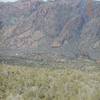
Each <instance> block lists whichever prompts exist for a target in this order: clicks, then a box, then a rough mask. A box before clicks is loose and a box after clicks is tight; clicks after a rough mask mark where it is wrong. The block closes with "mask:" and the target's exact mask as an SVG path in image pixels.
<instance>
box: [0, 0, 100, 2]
mask: <svg viewBox="0 0 100 100" xmlns="http://www.w3.org/2000/svg"><path fill="white" fill-rule="evenodd" d="M0 1H3V2H8V1H10V2H14V1H17V0H0ZM44 1H47V0H44ZM94 1H100V0H94Z"/></svg>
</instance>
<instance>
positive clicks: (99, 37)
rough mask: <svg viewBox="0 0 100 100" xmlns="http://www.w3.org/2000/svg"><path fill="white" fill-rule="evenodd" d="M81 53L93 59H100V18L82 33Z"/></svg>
mask: <svg viewBox="0 0 100 100" xmlns="http://www.w3.org/2000/svg"><path fill="white" fill-rule="evenodd" d="M80 51H81V53H82V54H83V55H87V56H88V57H89V58H91V59H100V18H99V17H98V18H97V17H96V18H93V19H92V20H91V21H90V22H88V23H87V24H86V25H85V26H84V28H83V31H82V33H81V39H80Z"/></svg>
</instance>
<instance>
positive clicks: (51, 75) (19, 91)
mask: <svg viewBox="0 0 100 100" xmlns="http://www.w3.org/2000/svg"><path fill="white" fill-rule="evenodd" d="M0 100H100V72H99V71H97V72H94V71H92V72H85V71H80V70H76V69H71V68H62V69H61V68H59V69H56V68H32V67H18V66H10V65H0Z"/></svg>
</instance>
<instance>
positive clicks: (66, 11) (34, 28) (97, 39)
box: [0, 0, 100, 60]
mask: <svg viewBox="0 0 100 100" xmlns="http://www.w3.org/2000/svg"><path fill="white" fill-rule="evenodd" d="M19 4H20V7H19V6H18V5H19ZM8 8H9V9H8ZM99 11H100V5H99V2H94V12H93V13H94V15H93V16H92V18H89V19H88V16H87V15H86V14H85V13H86V11H84V10H83V11H82V8H81V0H76V1H74V0H70V1H69V0H62V1H61V0H49V1H48V2H43V1H38V0H36V1H34V2H33V3H32V4H31V5H28V4H27V1H25V0H24V1H22V2H21V1H18V2H15V3H0V34H1V35H0V54H3V53H4V54H5V52H6V51H7V52H6V53H7V54H11V52H12V51H13V53H12V55H13V56H15V55H16V54H17V56H18V55H21V54H22V55H24V56H25V55H26V54H28V55H32V52H33V53H34V52H41V51H42V52H47V54H49V55H50V56H54V57H55V56H59V57H62V58H68V59H72V58H77V57H80V56H82V57H88V58H89V59H93V60H100V12H99ZM83 14H84V16H82V15H83ZM85 15H86V16H85ZM86 19H88V21H85V20H86ZM4 50H5V52H4ZM26 51H27V53H26Z"/></svg>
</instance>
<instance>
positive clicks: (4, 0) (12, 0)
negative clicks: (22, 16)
mask: <svg viewBox="0 0 100 100" xmlns="http://www.w3.org/2000/svg"><path fill="white" fill-rule="evenodd" d="M0 1H3V2H8V1H10V2H14V1H17V0H0Z"/></svg>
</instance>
